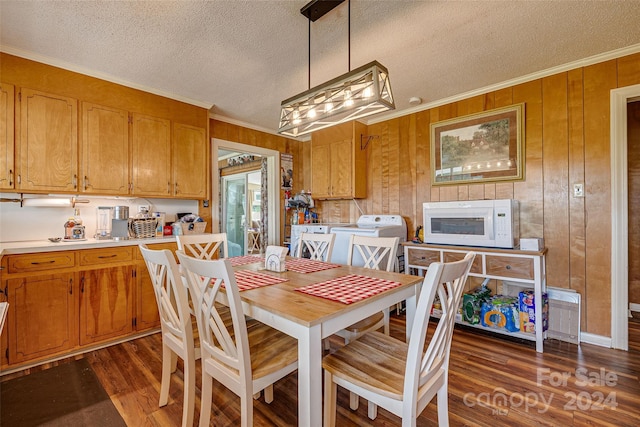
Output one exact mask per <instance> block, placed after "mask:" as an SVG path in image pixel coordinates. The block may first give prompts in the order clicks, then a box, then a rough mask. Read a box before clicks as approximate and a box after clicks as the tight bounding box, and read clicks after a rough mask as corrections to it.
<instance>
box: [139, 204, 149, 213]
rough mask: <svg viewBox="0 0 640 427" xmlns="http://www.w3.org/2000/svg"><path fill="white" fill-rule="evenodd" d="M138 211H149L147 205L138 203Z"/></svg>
mask: <svg viewBox="0 0 640 427" xmlns="http://www.w3.org/2000/svg"><path fill="white" fill-rule="evenodd" d="M138 212H149V205H138Z"/></svg>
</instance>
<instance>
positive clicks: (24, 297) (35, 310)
mask: <svg viewBox="0 0 640 427" xmlns="http://www.w3.org/2000/svg"><path fill="white" fill-rule="evenodd" d="M74 278H75V274H74V273H60V274H48V275H42V276H31V277H24V278H19V279H9V280H8V281H7V285H8V286H7V293H8V296H9V298H8V301H9V313H8V319H7V323H6V324H5V328H7V329H8V330H7V332H8V346H9V362H10V363H11V364H18V363H22V362H26V361H28V360H31V359H37V358H39V357H43V356H47V355H52V354H58V353H63V352H65V351H68V350H71V349H73V348H75V347H76V346H77V345H78V320H77V319H78V317H77V316H78V314H77V313H78V309H77V307H78V306H77V301H78V300H77V298H78V297H77V288H76V284H75V280H74Z"/></svg>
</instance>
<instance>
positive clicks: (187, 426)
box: [182, 359, 196, 427]
mask: <svg viewBox="0 0 640 427" xmlns="http://www.w3.org/2000/svg"><path fill="white" fill-rule="evenodd" d="M183 362H184V384H183V386H184V402H182V408H183V409H182V427H192V426H193V410H194V408H195V404H196V361H195V359H193V360H189V361H187V360H184V359H183Z"/></svg>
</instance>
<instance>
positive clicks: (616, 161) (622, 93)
mask: <svg viewBox="0 0 640 427" xmlns="http://www.w3.org/2000/svg"><path fill="white" fill-rule="evenodd" d="M637 96H640V85H633V86H627V87H623V88H620V89H614V90H612V91H611V107H610V108H611V112H610V118H611V135H610V150H611V346H612V347H613V348H619V349H622V350H628V349H629V323H628V322H629V319H628V314H629V251H628V240H629V230H628V201H627V197H628V187H627V102H628V101H629V100H630V99H632V98H634V97H637Z"/></svg>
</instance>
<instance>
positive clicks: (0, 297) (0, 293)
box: [0, 267, 9, 369]
mask: <svg viewBox="0 0 640 427" xmlns="http://www.w3.org/2000/svg"><path fill="white" fill-rule="evenodd" d="M2 273H3V271H2V267H0V277H2ZM0 286H1V288H0V302H8V301H7V293H8V290H9V286H8V284H7V283H6V282H5V281H4V280H0ZM5 316H6V317H5V319H4V327H3V328H2V331H0V332H1V333H0V369H2V368H4V367H5V366H7V365H8V364H9V341H8V336H9V334H8V332H7V331H8V329H9V328H8V327H7V320H8V319H7V317H8V313H5ZM0 322H1V320H0Z"/></svg>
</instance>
